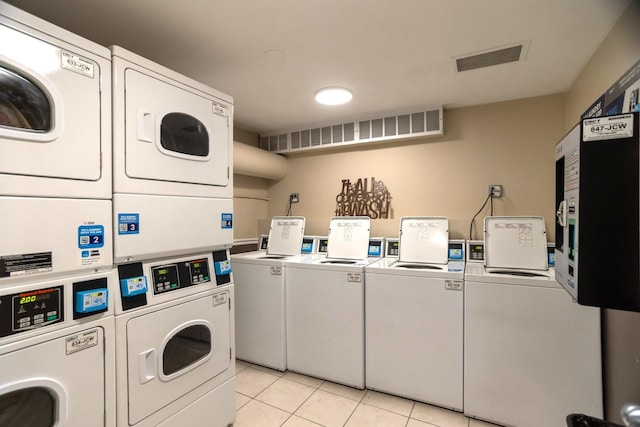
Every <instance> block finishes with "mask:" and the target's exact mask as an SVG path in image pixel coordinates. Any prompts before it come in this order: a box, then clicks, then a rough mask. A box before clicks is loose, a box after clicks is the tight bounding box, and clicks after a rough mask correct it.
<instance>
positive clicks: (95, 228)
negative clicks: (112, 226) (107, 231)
mask: <svg viewBox="0 0 640 427" xmlns="http://www.w3.org/2000/svg"><path fill="white" fill-rule="evenodd" d="M103 246H104V227H103V226H102V225H81V226H80V227H78V248H80V249H94V248H101V247H103Z"/></svg>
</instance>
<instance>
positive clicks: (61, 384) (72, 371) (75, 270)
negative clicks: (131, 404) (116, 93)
mask: <svg viewBox="0 0 640 427" xmlns="http://www.w3.org/2000/svg"><path fill="white" fill-rule="evenodd" d="M0 40H2V42H1V43H0V212H2V221H0V235H1V236H2V238H0V366H2V375H1V379H2V380H1V381H0V425H2V426H5V427H13V426H25V425H29V426H45V425H46V426H51V425H56V426H57V425H60V426H89V425H91V426H114V425H115V422H116V420H115V409H116V408H115V405H116V403H115V401H116V397H115V334H114V310H115V307H114V306H115V304H114V296H115V294H116V292H117V284H116V277H115V274H114V271H113V267H112V264H113V262H112V261H113V260H112V256H113V255H112V243H113V242H112V229H111V227H112V225H111V224H112V219H111V218H112V217H111V211H112V202H111V198H112V196H111V192H112V191H111V83H110V82H111V57H110V53H109V50H108V49H106V48H104V47H101V46H98V45H96V44H94V43H92V42H89V41H88V40H85V39H83V38H81V37H78V36H76V35H74V34H72V33H69V32H67V31H65V30H63V29H61V28H58V27H56V26H54V25H51V24H49V23H47V22H45V21H43V20H40V19H38V18H36V17H34V16H32V15H29V14H27V13H24V12H22V11H20V10H18V9H16V8H14V7H12V6H9V5H7V4H5V3H2V2H0Z"/></svg>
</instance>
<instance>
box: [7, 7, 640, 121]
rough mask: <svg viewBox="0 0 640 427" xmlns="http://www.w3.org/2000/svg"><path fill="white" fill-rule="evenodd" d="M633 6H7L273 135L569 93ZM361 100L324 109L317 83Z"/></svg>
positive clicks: (237, 119) (320, 86) (319, 86)
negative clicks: (226, 103)
mask: <svg viewBox="0 0 640 427" xmlns="http://www.w3.org/2000/svg"><path fill="white" fill-rule="evenodd" d="M630 1H631V0H180V1H175V0H174V1H171V0H47V1H42V0H9V1H8V2H9V3H11V4H13V5H15V6H18V7H20V8H21V9H23V10H26V11H28V12H31V13H33V14H35V15H37V16H39V17H41V18H43V19H45V20H47V21H50V22H52V23H54V24H57V25H59V26H61V27H63V28H66V29H68V30H70V31H73V32H75V33H77V34H80V35H82V36H84V37H86V38H88V39H91V40H93V41H95V42H97V43H100V44H102V45H105V46H110V45H114V44H116V45H120V46H123V47H125V48H127V49H129V50H132V51H134V52H136V53H138V54H140V55H143V56H145V57H147V58H149V59H151V60H153V61H155V62H158V63H160V64H162V65H164V66H166V67H169V68H172V69H174V70H176V71H178V72H180V73H182V74H185V75H187V76H189V77H192V78H194V79H196V80H199V81H201V82H203V83H205V84H207V85H209V86H211V87H214V88H216V89H218V90H220V91H223V92H225V93H228V94H230V95H232V96H233V97H234V102H235V124H236V126H238V127H240V128H243V129H245V130H250V131H254V132H259V133H268V132H271V131H279V130H294V129H296V128H303V127H305V128H306V127H308V126H315V125H319V124H333V123H341V122H343V121H347V120H355V119H359V118H371V117H374V116H376V115H380V114H386V113H399V112H410V111H415V110H416V109H419V108H423V107H431V106H439V105H443V106H444V107H445V109H446V108H454V107H462V106H471V105H479V104H485V103H490V102H497V101H505V100H511V99H518V98H526V97H531V96H538V95H545V94H552V93H557V92H564V91H566V90H568V89H569V88H570V87H571V84H572V83H573V82H574V80H575V78H576V77H577V76H578V74H579V73H580V71H581V70H582V68H583V67H584V65H585V64H586V62H587V61H588V59H589V58H590V57H591V55H592V54H593V53H594V51H595V50H596V49H597V48H598V46H599V45H600V43H601V42H602V40H603V39H604V38H605V36H606V35H607V33H608V32H609V31H610V30H611V28H612V27H613V25H614V24H615V22H616V21H617V20H618V18H619V17H620V16H621V14H622V12H623V11H624V9H625V8H626V7H627V6H628V5H629V3H630ZM527 41H528V42H529V43H530V45H529V50H528V55H527V57H526V59H525V61H522V62H514V63H510V64H504V65H499V66H494V67H489V68H484V69H479V70H472V71H466V72H463V73H457V72H455V71H454V66H453V64H454V61H453V58H455V57H459V56H461V55H466V54H472V53H477V52H479V51H485V50H488V49H493V48H499V47H502V46H507V45H511V44H513V43H517V42H527ZM334 85H338V86H344V87H347V88H349V89H351V90H352V91H353V94H354V99H353V101H351V102H350V103H349V104H347V105H344V106H339V107H328V106H320V105H318V104H316V103H315V102H314V100H313V96H314V93H315V91H316V90H318V89H320V88H322V87H325V86H334Z"/></svg>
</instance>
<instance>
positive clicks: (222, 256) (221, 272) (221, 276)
mask: <svg viewBox="0 0 640 427" xmlns="http://www.w3.org/2000/svg"><path fill="white" fill-rule="evenodd" d="M212 255H213V262H214V268H215V272H216V283H217V285H218V286H221V285H226V284H227V283H231V262H230V261H229V257H228V252H227V251H226V250H223V251H214V252H212Z"/></svg>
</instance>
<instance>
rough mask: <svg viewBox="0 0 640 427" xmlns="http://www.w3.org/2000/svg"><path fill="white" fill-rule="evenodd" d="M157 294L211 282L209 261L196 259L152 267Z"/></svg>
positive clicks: (154, 290) (154, 288) (154, 287)
mask: <svg viewBox="0 0 640 427" xmlns="http://www.w3.org/2000/svg"><path fill="white" fill-rule="evenodd" d="M151 273H152V279H153V293H154V294H155V295H158V294H161V293H164V292H170V291H174V290H176V289H181V288H186V287H188V286H193V285H200V284H202V283H208V282H211V275H210V274H209V261H208V260H207V259H194V260H188V261H180V262H177V263H175V264H163V265H158V266H155V267H151Z"/></svg>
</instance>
